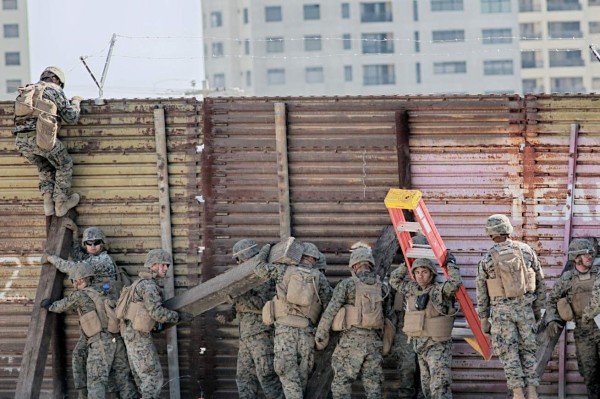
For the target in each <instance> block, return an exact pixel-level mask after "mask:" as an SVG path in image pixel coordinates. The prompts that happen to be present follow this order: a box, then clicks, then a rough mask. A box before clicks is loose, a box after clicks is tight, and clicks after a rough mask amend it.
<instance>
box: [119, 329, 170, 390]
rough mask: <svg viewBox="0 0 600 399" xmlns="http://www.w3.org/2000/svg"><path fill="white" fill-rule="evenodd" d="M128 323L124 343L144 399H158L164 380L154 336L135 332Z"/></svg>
mask: <svg viewBox="0 0 600 399" xmlns="http://www.w3.org/2000/svg"><path fill="white" fill-rule="evenodd" d="M126 323H127V324H126V327H125V335H124V336H123V341H125V346H126V347H127V357H128V358H129V364H130V365H131V371H133V376H134V378H135V381H136V383H137V385H138V388H139V390H140V393H141V394H142V399H158V398H159V397H160V390H161V388H162V385H163V381H164V379H163V372H162V368H161V365H160V359H159V358H158V352H156V347H155V346H154V341H152V335H151V334H150V333H143V332H139V331H136V330H134V329H133V327H132V326H131V322H130V321H127V322H126Z"/></svg>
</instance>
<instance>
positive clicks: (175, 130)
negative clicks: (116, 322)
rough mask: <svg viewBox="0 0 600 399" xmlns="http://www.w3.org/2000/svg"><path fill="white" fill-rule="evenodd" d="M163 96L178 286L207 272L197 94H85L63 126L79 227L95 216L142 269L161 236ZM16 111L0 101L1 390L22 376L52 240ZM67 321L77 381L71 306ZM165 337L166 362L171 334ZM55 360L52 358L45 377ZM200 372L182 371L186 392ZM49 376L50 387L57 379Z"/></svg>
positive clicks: (183, 349) (184, 338) (184, 335)
mask: <svg viewBox="0 0 600 399" xmlns="http://www.w3.org/2000/svg"><path fill="white" fill-rule="evenodd" d="M157 106H162V107H164V109H165V118H166V127H167V131H166V134H167V146H168V162H169V168H168V171H169V185H170V201H171V215H172V218H171V222H172V229H173V233H172V236H173V252H174V256H175V268H174V273H175V285H176V289H177V290H179V291H180V290H181V289H185V287H188V286H193V285H196V284H197V283H198V281H199V276H200V265H199V256H198V247H199V246H200V241H201V239H202V234H201V231H200V216H201V214H200V209H201V205H199V204H198V202H197V201H196V199H195V197H196V196H197V195H198V187H197V185H198V184H199V182H200V179H199V173H200V169H199V166H198V165H197V158H198V157H197V155H196V145H197V144H199V143H200V142H201V137H200V133H199V132H200V129H199V126H200V123H201V122H200V116H199V113H198V108H199V105H198V103H197V101H196V100H193V99H174V100H112V101H107V104H106V105H103V106H95V105H92V104H91V103H90V102H85V103H84V105H83V110H82V115H81V119H80V121H79V123H78V124H77V125H76V126H63V128H62V129H61V132H60V136H61V139H62V141H63V143H64V144H65V146H66V147H67V148H68V149H69V152H70V153H71V154H72V157H73V162H74V173H73V190H74V191H76V192H78V193H80V194H81V197H82V200H81V203H80V205H79V206H78V207H77V211H78V213H79V217H78V224H79V226H80V227H81V232H82V231H83V228H85V227H88V226H99V227H101V228H102V229H103V231H104V232H105V233H106V235H107V237H108V240H109V246H110V251H109V252H110V253H111V255H112V256H113V257H114V258H115V260H116V261H117V263H118V264H119V265H121V266H123V267H124V268H125V269H126V270H127V271H128V273H129V274H130V275H131V276H135V275H137V272H138V271H139V270H141V265H143V258H144V256H145V253H146V252H147V251H148V250H149V249H152V248H158V247H160V245H161V243H160V230H159V225H160V221H159V205H158V193H159V192H158V183H157V166H156V159H157V156H156V150H155V135H154V115H153V111H154V108H155V107H157ZM12 112H13V106H12V103H6V102H5V103H0V154H2V156H1V157H0V165H1V167H0V199H1V204H0V212H1V217H2V226H3V227H4V228H3V229H2V230H1V231H0V259H1V262H0V264H1V266H2V267H1V268H0V318H1V320H2V326H3V328H2V333H1V336H0V397H10V396H11V394H12V393H13V391H14V389H15V386H16V376H17V375H18V368H19V366H20V364H21V352H22V350H23V345H24V340H25V337H26V334H27V325H28V323H29V314H30V311H31V310H30V309H31V306H32V302H31V300H32V299H33V297H34V296H35V290H36V286H37V281H38V278H39V267H40V265H39V257H40V255H41V252H42V251H43V248H44V242H45V217H44V216H43V210H42V206H41V205H42V203H41V197H40V195H39V192H38V187H37V186H38V177H37V171H36V168H35V167H34V166H32V165H30V164H29V163H28V162H27V160H26V159H25V158H23V157H21V156H20V154H19V153H18V151H16V149H15V147H14V136H13V135H12V133H11V129H12V125H13V121H12ZM66 325H67V348H68V353H67V354H66V358H67V359H68V361H67V365H68V370H67V371H68V377H69V381H68V386H69V387H72V382H71V378H70V376H71V367H70V363H71V361H70V356H71V354H70V351H71V349H72V348H73V346H74V344H75V342H76V340H77V339H78V337H79V330H78V327H77V325H76V318H75V317H73V316H71V315H70V316H67V318H66ZM195 331H196V330H192V329H190V328H180V329H179V335H178V337H179V350H180V367H181V370H182V372H181V375H182V376H183V375H186V374H188V370H190V369H192V368H191V367H190V365H191V364H192V363H193V362H194V361H195V360H193V359H192V357H193V355H192V354H193V353H194V352H193V351H190V346H191V345H192V342H193V341H194V340H195V339H196V338H197V337H195V335H194V334H195ZM158 341H159V345H158V346H159V351H160V353H161V355H163V356H164V359H163V361H164V362H165V363H166V347H165V338H164V334H161V335H159V338H158ZM51 364H52V362H51V360H50V359H49V360H48V362H47V365H48V367H47V370H48V372H47V376H48V377H50V375H51V373H50V372H49V370H51V367H50V366H51ZM194 378H195V376H194ZM194 378H189V377H185V378H184V379H183V380H182V389H183V391H184V392H188V391H193V392H197V391H198V388H197V387H198V383H197V382H195V381H194ZM50 382H51V379H50V380H49V381H47V382H46V383H45V384H44V385H43V388H45V389H49V388H51V387H50V386H49V383H50Z"/></svg>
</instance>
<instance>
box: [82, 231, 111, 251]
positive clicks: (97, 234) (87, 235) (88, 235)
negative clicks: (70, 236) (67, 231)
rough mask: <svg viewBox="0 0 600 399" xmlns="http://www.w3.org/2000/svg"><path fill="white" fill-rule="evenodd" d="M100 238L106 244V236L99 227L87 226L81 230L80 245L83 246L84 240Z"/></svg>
mask: <svg viewBox="0 0 600 399" xmlns="http://www.w3.org/2000/svg"><path fill="white" fill-rule="evenodd" d="M94 240H102V243H104V244H106V236H105V235H104V233H103V232H102V230H100V228H99V227H88V228H87V229H85V230H84V231H83V235H82V236H81V246H82V247H84V246H85V242H86V241H94Z"/></svg>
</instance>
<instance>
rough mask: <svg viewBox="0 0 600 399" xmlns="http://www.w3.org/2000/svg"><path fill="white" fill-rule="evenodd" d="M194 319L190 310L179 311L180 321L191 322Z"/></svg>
mask: <svg viewBox="0 0 600 399" xmlns="http://www.w3.org/2000/svg"><path fill="white" fill-rule="evenodd" d="M193 319H194V315H193V314H191V313H188V312H179V323H189V322H191V321H192V320H193Z"/></svg>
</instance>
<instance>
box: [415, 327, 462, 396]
mask: <svg viewBox="0 0 600 399" xmlns="http://www.w3.org/2000/svg"><path fill="white" fill-rule="evenodd" d="M412 340H413V342H414V348H415V352H416V353H417V358H418V359H419V368H420V370H421V389H422V390H423V395H424V396H425V397H426V398H432V399H452V389H451V385H452V340H451V339H450V340H449V341H445V342H435V341H433V340H432V339H431V338H413V339H412Z"/></svg>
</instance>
